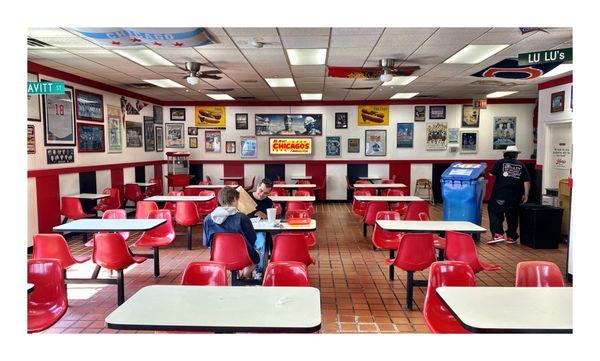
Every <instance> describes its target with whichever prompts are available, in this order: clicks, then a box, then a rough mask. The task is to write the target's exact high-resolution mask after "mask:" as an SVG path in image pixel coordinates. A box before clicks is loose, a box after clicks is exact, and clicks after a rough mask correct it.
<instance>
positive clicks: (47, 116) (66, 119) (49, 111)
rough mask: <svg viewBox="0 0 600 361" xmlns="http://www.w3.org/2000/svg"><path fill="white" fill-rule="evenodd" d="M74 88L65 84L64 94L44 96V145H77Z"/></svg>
mask: <svg viewBox="0 0 600 361" xmlns="http://www.w3.org/2000/svg"><path fill="white" fill-rule="evenodd" d="M74 99H75V98H74V96H73V88H72V87H70V86H65V93H64V94H45V95H43V96H42V101H43V104H44V105H43V109H44V145H46V146H61V145H62V146H64V145H71V146H75V105H74Z"/></svg>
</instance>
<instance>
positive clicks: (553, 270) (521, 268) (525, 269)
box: [515, 261, 565, 287]
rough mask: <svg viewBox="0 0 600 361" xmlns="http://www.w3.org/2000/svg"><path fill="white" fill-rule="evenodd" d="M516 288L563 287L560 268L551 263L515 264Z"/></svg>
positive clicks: (528, 262) (529, 262) (526, 262)
mask: <svg viewBox="0 0 600 361" xmlns="http://www.w3.org/2000/svg"><path fill="white" fill-rule="evenodd" d="M515 286H516V287H564V286H565V281H564V280H563V276H562V272H561V271H560V268H558V266H557V265H556V264H554V263H552V262H544V261H525V262H519V263H517V275H516V280H515Z"/></svg>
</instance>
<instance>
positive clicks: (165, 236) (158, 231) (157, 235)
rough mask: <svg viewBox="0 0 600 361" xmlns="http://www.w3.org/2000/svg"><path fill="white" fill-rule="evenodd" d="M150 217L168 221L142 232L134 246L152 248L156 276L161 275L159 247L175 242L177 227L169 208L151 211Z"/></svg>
mask: <svg viewBox="0 0 600 361" xmlns="http://www.w3.org/2000/svg"><path fill="white" fill-rule="evenodd" d="M148 219H166V220H167V221H166V222H165V223H163V224H161V225H160V226H158V227H156V228H153V229H151V230H149V231H146V232H144V233H142V235H141V236H140V238H138V240H137V241H136V242H135V243H134V244H133V246H134V247H149V248H152V251H153V252H152V253H153V254H152V257H149V258H153V259H154V277H158V276H160V262H159V259H158V257H159V256H158V249H159V247H166V246H168V245H170V244H171V243H173V240H174V239H175V229H174V228H173V222H172V220H171V212H169V210H168V209H160V210H157V211H151V212H150V214H149V215H148Z"/></svg>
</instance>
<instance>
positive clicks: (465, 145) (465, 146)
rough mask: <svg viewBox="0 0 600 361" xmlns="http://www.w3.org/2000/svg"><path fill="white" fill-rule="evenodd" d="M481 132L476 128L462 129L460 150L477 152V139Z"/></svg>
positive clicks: (462, 151)
mask: <svg viewBox="0 0 600 361" xmlns="http://www.w3.org/2000/svg"><path fill="white" fill-rule="evenodd" d="M478 137H479V134H478V132H477V131H476V130H461V132H460V152H461V153H477V141H478V139H477V138H478Z"/></svg>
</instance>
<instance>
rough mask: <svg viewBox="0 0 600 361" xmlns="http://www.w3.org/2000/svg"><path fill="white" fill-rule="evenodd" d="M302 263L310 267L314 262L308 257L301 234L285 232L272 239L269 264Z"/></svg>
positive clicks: (304, 240)
mask: <svg viewBox="0 0 600 361" xmlns="http://www.w3.org/2000/svg"><path fill="white" fill-rule="evenodd" d="M287 261H296V262H302V263H304V264H305V265H306V266H310V265H311V264H313V263H315V261H314V260H313V259H312V258H311V257H310V253H309V252H308V246H307V245H306V239H305V237H304V235H303V234H299V233H295V232H294V233H292V232H285V233H280V234H278V235H276V236H275V238H274V239H273V251H272V252H271V262H287Z"/></svg>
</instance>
